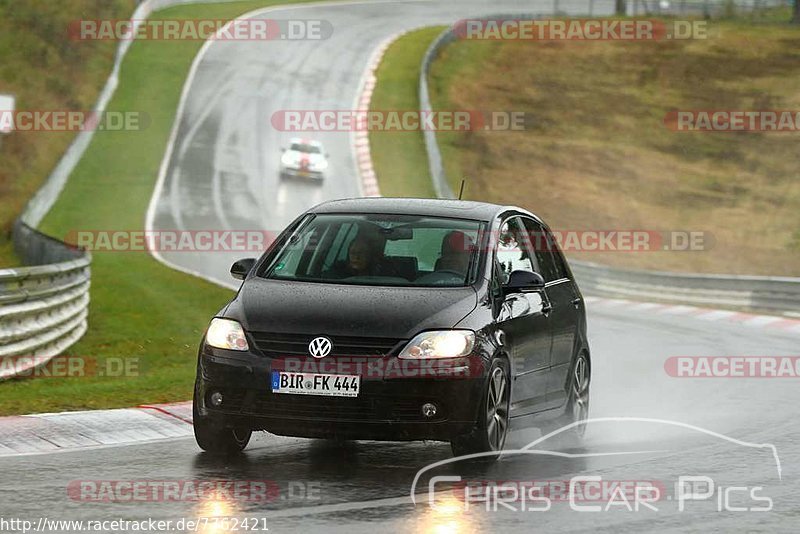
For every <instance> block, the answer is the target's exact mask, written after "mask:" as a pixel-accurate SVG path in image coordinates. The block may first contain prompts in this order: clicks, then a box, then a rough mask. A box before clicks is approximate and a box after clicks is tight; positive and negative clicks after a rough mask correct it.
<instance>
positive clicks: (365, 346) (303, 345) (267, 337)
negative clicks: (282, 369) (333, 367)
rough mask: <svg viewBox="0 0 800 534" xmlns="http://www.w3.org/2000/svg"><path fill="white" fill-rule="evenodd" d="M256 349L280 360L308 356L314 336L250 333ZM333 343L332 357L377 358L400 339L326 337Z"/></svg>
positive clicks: (396, 345) (397, 345)
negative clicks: (309, 346) (286, 357)
mask: <svg viewBox="0 0 800 534" xmlns="http://www.w3.org/2000/svg"><path fill="white" fill-rule="evenodd" d="M250 335H251V336H252V337H253V340H254V341H255V344H256V347H257V348H258V350H260V351H261V352H262V353H263V354H264V355H265V356H269V357H270V358H280V357H284V356H300V355H302V356H308V344H309V343H310V342H311V340H312V339H314V338H315V337H317V336H316V335H308V334H276V333H269V332H251V333H250ZM328 337H329V338H330V339H331V342H332V343H333V349H332V351H331V355H332V356H377V357H382V356H386V355H389V354H393V353H394V351H395V350H396V349H397V350H399V345H400V344H401V343H402V342H403V341H404V340H402V339H395V338H385V337H347V336H328Z"/></svg>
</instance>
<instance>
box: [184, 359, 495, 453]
mask: <svg viewBox="0 0 800 534" xmlns="http://www.w3.org/2000/svg"><path fill="white" fill-rule="evenodd" d="M382 359H384V360H388V359H394V360H395V363H396V362H403V363H407V361H405V360H397V359H396V358H395V357H394V356H387V357H384V358H382ZM312 360H313V359H312ZM326 360H331V361H329V362H327V363H329V364H332V365H333V366H335V365H336V362H335V361H332V360H335V357H330V358H326ZM459 360H461V361H459V362H452V361H451V362H448V366H447V370H446V371H445V372H444V373H443V375H442V376H438V374H437V373H436V372H433V373H431V372H430V362H427V363H428V366H429V367H428V371H425V372H421V373H419V374H415V373H414V372H413V369H412V370H411V372H407V371H408V369H409V367H408V366H407V365H406V366H405V367H404V369H405V371H404V372H399V373H397V372H391V371H389V372H383V373H381V374H380V376H376V373H372V372H369V373H361V372H359V373H358V374H359V375H361V389H360V392H359V396H358V397H355V398H353V397H329V396H318V395H292V394H278V393H272V391H271V387H270V376H271V372H272V370H273V369H274V370H288V366H286V365H285V362H284V361H281V360H279V359H273V358H268V357H265V356H263V355H260V354H254V353H249V352H248V353H237V352H235V351H227V350H220V349H214V348H211V347H207V346H204V347H203V348H201V352H200V358H199V362H200V365H199V367H198V377H197V387H196V395H197V400H198V408H199V411H200V415H201V416H205V417H209V418H211V419H214V420H215V422H216V423H217V424H220V425H224V426H229V427H240V428H241V427H244V428H250V429H253V430H266V431H268V432H271V433H273V434H278V435H285V436H297V437H308V438H334V437H335V438H339V439H375V440H420V439H430V440H442V441H448V440H450V439H452V438H454V437H456V436H458V435H462V434H465V433H468V432H470V431H471V430H472V428H473V427H474V426H475V422H476V419H477V414H478V408H479V405H480V401H481V397H482V394H483V391H484V385H485V381H486V377H485V371H484V369H485V367H486V366H485V365H482V361H481V360H480V358H479V357H478V356H470V357H468V358H461V359H459ZM311 363H314V362H311ZM389 363H390V364H391V363H392V362H389ZM411 363H412V364H413V363H416V362H411ZM454 363H455V364H457V365H455V366H454V365H453V364H454ZM462 364H463V365H462ZM391 368H392V366H391V365H388V366H383V369H384V370H386V369H391ZM306 369H307V368H306ZM348 369H351V367H348ZM361 369H366V368H365V367H364V368H361ZM394 369H397V367H395V368H394ZM454 370H455V371H454ZM320 372H326V373H327V372H328V370H325V369H323V370H321V371H320ZM341 374H354V373H353V372H352V370H348V371H347V372H343V373H341ZM432 375H436V376H432ZM215 392H219V393H221V394H222V398H223V403H222V405H221V406H219V407H213V406H211V404H210V400H209V398H210V396H211V395H212V394H213V393H215ZM426 403H433V404H435V405H436V407H437V411H436V415H434V416H426V415H424V414H423V411H422V406H423V404H426Z"/></svg>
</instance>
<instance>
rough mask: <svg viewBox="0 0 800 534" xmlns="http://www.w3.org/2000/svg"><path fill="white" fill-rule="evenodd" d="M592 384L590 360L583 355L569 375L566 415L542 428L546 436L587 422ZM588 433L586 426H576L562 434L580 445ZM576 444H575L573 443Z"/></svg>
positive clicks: (576, 359)
mask: <svg viewBox="0 0 800 534" xmlns="http://www.w3.org/2000/svg"><path fill="white" fill-rule="evenodd" d="M590 382H591V367H590V365H589V358H588V357H587V356H586V354H584V353H581V354H579V355H578V357H577V358H575V363H574V364H573V365H572V369H571V371H570V375H569V386H568V387H569V389H568V391H567V406H566V409H565V410H564V414H563V415H561V416H559V417H558V419H556V420H555V421H554V422H553V423H551V424H548V425H546V426H544V427H543V428H542V432H543V433H544V434H549V433H550V432H554V431H556V430H558V429H561V428H564V427H565V426H567V425H569V424H572V423H579V422H581V421H586V420H587V419H588V418H589V384H590ZM585 433H586V425H585V424H584V425H575V426H573V427H571V428H570V429H568V430H566V431H564V432H563V433H561V435H562V436H563V437H565V438H567V441H568V442H569V443H570V444H574V445H579V444H580V442H581V440H582V439H583V436H584V434H585ZM573 442H574V443H573Z"/></svg>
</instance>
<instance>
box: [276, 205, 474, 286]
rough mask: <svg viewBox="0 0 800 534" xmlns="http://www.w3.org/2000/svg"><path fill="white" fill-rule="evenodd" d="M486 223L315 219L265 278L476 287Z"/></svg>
mask: <svg viewBox="0 0 800 534" xmlns="http://www.w3.org/2000/svg"><path fill="white" fill-rule="evenodd" d="M483 226H484V223H482V222H480V221H473V220H463V219H449V218H443V217H421V216H413V215H364V214H358V215H356V214H349V215H348V214H325V215H317V216H314V217H311V218H309V220H307V221H306V222H305V223H304V224H303V225H302V226H301V227H300V229H299V230H298V231H297V232H296V233H295V234H294V235H293V236H292V237H291V239H290V240H289V242H288V243H287V244H286V245H285V246H284V247H283V249H282V250H281V251H280V252H279V253H278V254H277V256H276V257H275V258H274V259H273V260H272V261H271V262H270V264H269V266H268V267H267V269H266V272H265V273H264V274H263V276H265V277H266V278H270V279H274V280H295V281H303V282H319V283H340V284H356V285H371V286H405V287H434V286H435V287H459V286H462V287H463V286H466V285H469V284H471V283H473V281H474V278H475V273H476V271H477V263H478V262H477V259H478V247H476V246H475V244H476V243H477V241H478V238H479V236H480V235H481V230H482V229H483Z"/></svg>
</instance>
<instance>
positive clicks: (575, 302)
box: [572, 297, 581, 308]
mask: <svg viewBox="0 0 800 534" xmlns="http://www.w3.org/2000/svg"><path fill="white" fill-rule="evenodd" d="M572 305H573V306H575V307H576V308H577V307H579V306H580V305H581V298H580V297H578V298H574V299H572Z"/></svg>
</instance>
